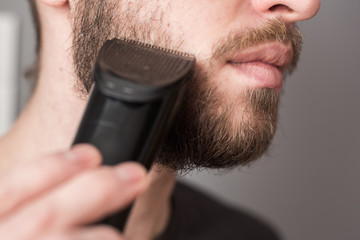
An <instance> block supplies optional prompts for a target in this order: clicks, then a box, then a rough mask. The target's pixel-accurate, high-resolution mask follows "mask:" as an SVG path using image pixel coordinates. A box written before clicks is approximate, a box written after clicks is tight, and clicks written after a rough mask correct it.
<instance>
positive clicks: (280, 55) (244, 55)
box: [226, 42, 293, 88]
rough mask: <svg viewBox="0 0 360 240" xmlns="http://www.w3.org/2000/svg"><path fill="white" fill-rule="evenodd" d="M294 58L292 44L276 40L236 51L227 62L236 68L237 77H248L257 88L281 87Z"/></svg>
mask: <svg viewBox="0 0 360 240" xmlns="http://www.w3.org/2000/svg"><path fill="white" fill-rule="evenodd" d="M292 58H293V49H292V47H291V45H290V44H288V45H286V44H284V43H280V42H274V43H265V44H261V45H257V46H254V47H250V48H246V49H244V50H242V51H239V52H236V53H234V54H232V55H231V56H229V57H228V58H227V59H226V64H227V65H229V66H231V68H232V69H234V70H235V74H236V75H237V77H241V78H243V77H246V78H248V80H249V81H250V84H251V85H253V86H254V87H256V88H281V87H282V83H283V77H284V76H283V75H284V72H285V70H286V69H287V68H288V67H289V66H290V64H291V62H292ZM248 83H249V82H248Z"/></svg>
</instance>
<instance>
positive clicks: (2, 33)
mask: <svg viewBox="0 0 360 240" xmlns="http://www.w3.org/2000/svg"><path fill="white" fill-rule="evenodd" d="M19 30H20V29H19V19H18V18H17V17H16V15H14V14H11V13H9V12H0V136H1V135H3V134H4V133H5V132H6V131H7V130H8V129H9V128H10V126H11V124H12V122H13V121H14V119H15V116H16V110H17V102H16V101H17V85H18V71H19V62H18V60H19V59H18V56H19V50H20V48H19V47H20V45H19V43H20V40H19V37H20V35H19Z"/></svg>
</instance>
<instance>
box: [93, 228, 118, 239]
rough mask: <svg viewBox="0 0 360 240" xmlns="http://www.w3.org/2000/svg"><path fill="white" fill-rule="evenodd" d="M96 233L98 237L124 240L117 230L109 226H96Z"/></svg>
mask: <svg viewBox="0 0 360 240" xmlns="http://www.w3.org/2000/svg"><path fill="white" fill-rule="evenodd" d="M94 233H95V234H94V235H95V236H96V239H106V240H124V238H123V237H122V236H121V235H120V233H119V232H118V231H117V230H115V229H114V228H112V227H108V226H102V225H101V226H97V227H95V228H94ZM94 239H95V238H94Z"/></svg>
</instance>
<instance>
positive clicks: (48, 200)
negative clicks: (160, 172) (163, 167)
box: [0, 145, 148, 240]
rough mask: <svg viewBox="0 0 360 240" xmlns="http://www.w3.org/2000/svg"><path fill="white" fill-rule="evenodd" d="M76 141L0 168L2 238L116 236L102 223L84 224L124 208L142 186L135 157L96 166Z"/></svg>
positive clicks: (116, 239) (96, 157) (91, 152)
mask: <svg viewBox="0 0 360 240" xmlns="http://www.w3.org/2000/svg"><path fill="white" fill-rule="evenodd" d="M100 162H101V156H100V154H99V152H98V151H97V150H96V149H95V148H94V147H91V146H88V145H79V146H76V147H74V148H73V149H72V150H70V151H69V152H67V153H59V154H55V155H52V156H48V157H45V158H43V159H40V160H38V161H33V162H29V163H26V164H24V165H21V166H16V167H13V168H11V169H8V170H6V171H3V172H0V236H1V239H6V240H35V239H36V240H45V239H46V240H98V239H106V240H120V239H124V238H123V237H121V235H120V233H118V232H117V231H116V230H115V229H113V228H111V227H108V226H86V225H87V224H89V223H93V222H95V221H98V220H100V219H102V218H104V217H105V216H107V215H109V214H110V213H112V212H114V211H116V210H118V209H121V208H124V207H125V206H127V205H128V204H129V203H130V202H131V201H133V200H134V198H135V197H136V196H137V195H138V194H139V193H141V192H143V191H145V189H146V187H147V185H148V184H147V180H146V177H145V176H146V172H145V169H144V168H142V167H141V166H139V165H138V164H135V163H124V164H120V165H119V166H116V167H113V168H111V167H103V166H102V167H101V166H99V165H100Z"/></svg>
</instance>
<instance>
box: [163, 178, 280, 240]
mask: <svg viewBox="0 0 360 240" xmlns="http://www.w3.org/2000/svg"><path fill="white" fill-rule="evenodd" d="M172 200H173V206H172V215H171V220H170V222H169V225H168V227H167V229H166V230H165V232H164V234H163V235H162V236H161V237H160V238H158V239H157V240H233V239H234V240H235V239H236V240H279V239H280V237H279V236H278V234H277V233H275V231H274V230H273V229H272V228H271V227H269V225H268V224H267V223H265V222H263V221H262V220H260V219H258V218H256V217H254V216H252V215H251V214H249V213H246V212H244V211H240V210H237V209H234V208H231V207H229V206H226V205H224V204H222V203H219V202H217V201H215V200H214V199H212V198H210V197H209V196H207V195H206V194H204V193H201V192H199V191H198V190H195V189H192V188H190V187H189V186H186V185H185V184H183V183H177V185H176V187H175V190H174V193H173V199H172Z"/></svg>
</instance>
